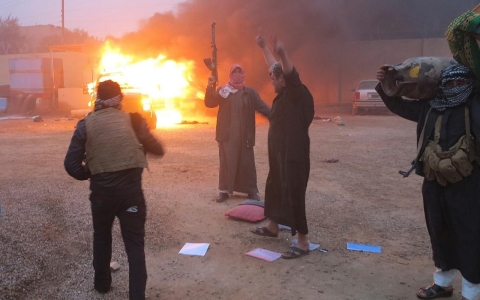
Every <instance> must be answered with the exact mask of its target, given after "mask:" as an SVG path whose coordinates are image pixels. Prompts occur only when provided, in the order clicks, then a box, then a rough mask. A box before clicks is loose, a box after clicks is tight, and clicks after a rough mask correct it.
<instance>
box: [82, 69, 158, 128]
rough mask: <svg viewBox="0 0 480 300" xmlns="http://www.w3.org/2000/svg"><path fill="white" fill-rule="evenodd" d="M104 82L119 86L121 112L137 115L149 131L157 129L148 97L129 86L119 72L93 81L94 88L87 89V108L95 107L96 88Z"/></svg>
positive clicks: (104, 75) (107, 74) (103, 75)
mask: <svg viewBox="0 0 480 300" xmlns="http://www.w3.org/2000/svg"><path fill="white" fill-rule="evenodd" d="M106 80H112V81H115V82H117V83H118V84H119V85H120V87H121V89H122V93H123V100H122V110H123V111H124V112H128V113H131V112H132V113H133V112H136V113H139V114H140V115H141V116H142V117H143V118H144V119H145V120H146V121H147V124H148V126H149V127H150V129H155V128H156V127H157V116H156V114H155V111H154V110H153V108H152V101H151V99H150V96H149V95H148V94H146V93H143V92H142V91H141V89H139V88H136V87H133V86H131V85H130V84H129V83H128V81H127V80H126V78H125V76H124V75H123V74H122V73H120V72H118V73H104V74H100V75H99V76H98V78H97V80H96V81H95V86H94V87H93V86H92V87H90V88H88V93H89V94H90V103H89V106H90V107H91V108H92V109H93V108H94V106H95V99H96V98H97V91H96V88H97V86H98V84H99V83H100V82H103V81H106Z"/></svg>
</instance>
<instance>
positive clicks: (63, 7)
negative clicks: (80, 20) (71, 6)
mask: <svg viewBox="0 0 480 300" xmlns="http://www.w3.org/2000/svg"><path fill="white" fill-rule="evenodd" d="M64 1H65V0H62V42H63V43H64V44H65V3H64Z"/></svg>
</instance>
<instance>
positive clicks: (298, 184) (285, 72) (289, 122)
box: [252, 35, 314, 258]
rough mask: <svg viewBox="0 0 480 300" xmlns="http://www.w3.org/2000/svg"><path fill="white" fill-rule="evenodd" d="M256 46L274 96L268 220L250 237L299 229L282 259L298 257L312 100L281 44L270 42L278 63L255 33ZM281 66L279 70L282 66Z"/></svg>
mask: <svg viewBox="0 0 480 300" xmlns="http://www.w3.org/2000/svg"><path fill="white" fill-rule="evenodd" d="M257 44H258V45H259V46H260V48H261V49H262V51H263V54H264V56H265V59H266V62H267V65H268V66H269V67H270V77H271V80H272V84H273V86H274V88H275V92H276V93H277V96H276V97H275V99H274V100H273V104H272V112H271V114H270V117H269V119H270V129H269V131H268V161H269V167H270V170H269V173H268V177H267V182H266V186H265V216H266V217H267V218H268V219H269V222H268V223H267V225H266V226H265V227H257V228H255V229H253V230H252V232H253V233H255V234H258V235H261V236H269V237H277V236H278V232H279V227H278V225H279V224H282V225H287V226H290V228H291V232H292V235H295V234H296V232H297V231H298V242H297V244H296V245H294V246H292V247H291V248H290V250H289V251H287V252H285V253H284V254H282V257H283V258H297V257H300V256H303V255H305V254H308V253H309V246H310V245H309V242H308V239H307V234H308V227H307V217H306V213H305V192H306V189H307V183H308V177H309V174H310V138H309V135H308V128H309V126H310V124H311V123H312V120H313V116H314V102H313V97H312V95H311V94H310V92H309V90H308V89H307V87H306V86H305V85H303V84H302V82H301V80H300V77H299V75H298V73H297V71H296V69H295V68H294V66H293V62H292V61H291V59H290V58H289V56H288V55H287V52H286V51H285V48H284V45H283V43H282V42H280V41H279V40H277V39H276V37H275V38H274V39H273V51H274V53H275V54H277V55H278V56H279V57H280V59H281V61H282V64H280V62H277V61H276V59H275V57H274V56H273V54H272V52H271V51H270V50H269V49H268V47H266V43H265V37H264V36H263V35H259V36H258V37H257ZM282 65H283V68H282Z"/></svg>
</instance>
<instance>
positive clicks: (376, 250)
mask: <svg viewBox="0 0 480 300" xmlns="http://www.w3.org/2000/svg"><path fill="white" fill-rule="evenodd" d="M347 249H348V250H353V251H362V252H372V253H382V247H381V246H374V245H364V244H355V243H347Z"/></svg>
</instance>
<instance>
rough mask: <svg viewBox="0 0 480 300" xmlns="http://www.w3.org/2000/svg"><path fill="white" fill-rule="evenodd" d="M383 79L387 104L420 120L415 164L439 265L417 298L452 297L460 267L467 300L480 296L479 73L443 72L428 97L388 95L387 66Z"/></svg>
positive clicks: (462, 68)
mask: <svg viewBox="0 0 480 300" xmlns="http://www.w3.org/2000/svg"><path fill="white" fill-rule="evenodd" d="M377 79H378V80H379V81H380V84H379V85H378V86H377V88H376V90H377V91H378V93H379V94H380V96H381V97H382V100H383V101H384V102H385V104H386V106H387V107H388V108H389V109H390V110H391V111H392V112H393V113H395V114H397V115H399V116H400V117H403V118H405V119H407V120H411V121H414V122H417V144H418V154H417V157H416V159H415V161H414V162H413V163H412V164H413V167H415V168H416V170H415V171H416V173H417V174H418V175H420V176H422V177H424V181H423V186H422V196H423V205H424V211H425V219H426V224H427V229H428V233H429V235H430V243H431V246H432V250H433V261H434V264H435V267H436V270H435V272H434V273H433V284H431V285H429V286H427V287H422V288H420V289H419V290H418V292H417V297H418V298H420V299H434V298H439V297H450V296H452V295H453V287H452V282H453V279H454V278H455V275H456V273H457V272H458V271H459V272H460V274H461V275H462V277H463V279H462V299H466V300H474V299H475V300H476V299H479V297H480V218H479V216H480V184H479V183H480V165H479V161H480V159H479V156H478V154H479V151H478V149H480V148H479V144H478V141H479V138H480V117H479V113H480V93H478V91H476V90H475V80H476V76H475V74H474V73H473V72H472V70H471V69H469V68H468V67H466V66H464V65H460V64H454V65H451V66H449V67H447V68H446V69H444V70H443V71H442V72H441V75H440V92H439V94H438V95H437V96H436V97H435V98H433V99H430V100H422V101H412V100H407V99H403V98H402V97H390V96H388V95H387V94H386V93H385V92H384V90H383V88H382V82H383V81H384V80H385V69H384V68H383V67H381V68H380V69H378V71H377ZM407 175H408V174H407ZM404 176H405V175H404ZM425 242H427V241H425Z"/></svg>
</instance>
